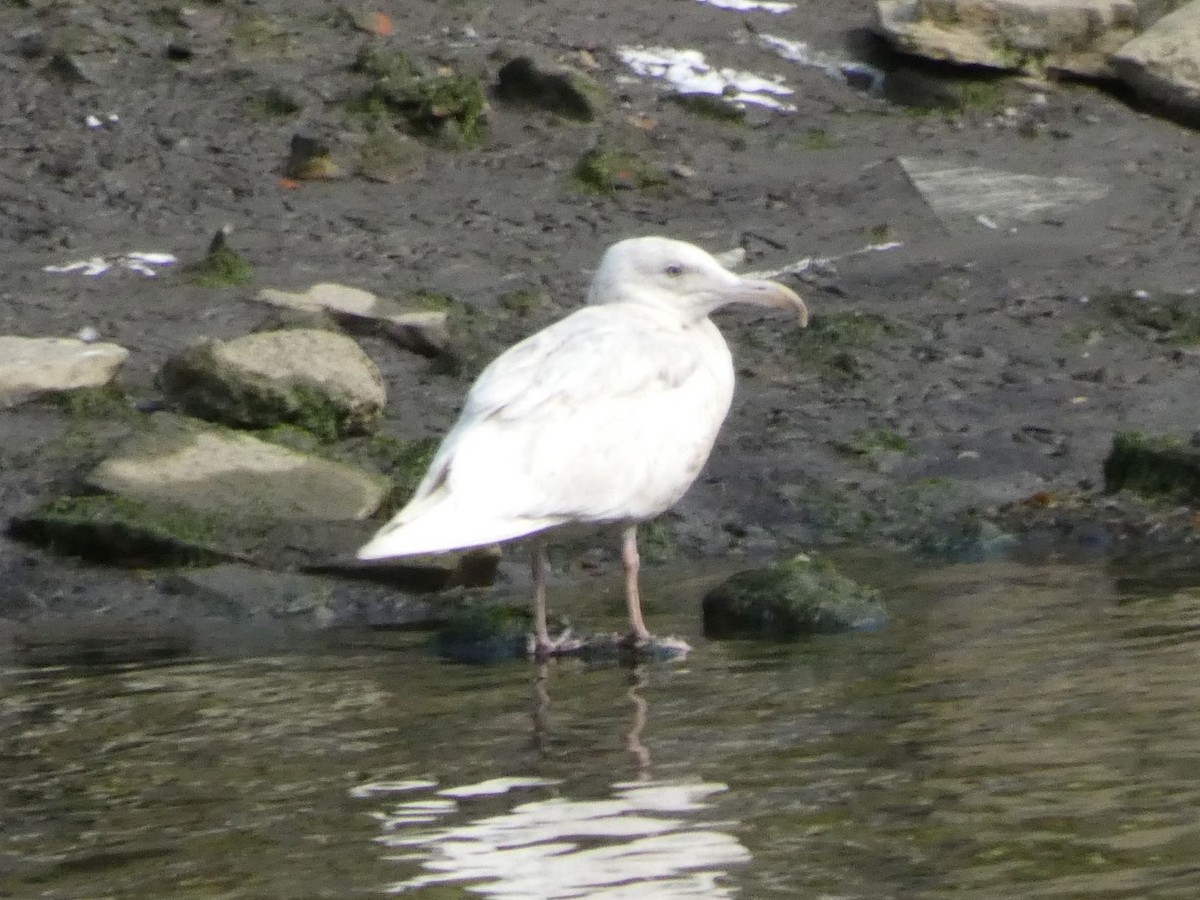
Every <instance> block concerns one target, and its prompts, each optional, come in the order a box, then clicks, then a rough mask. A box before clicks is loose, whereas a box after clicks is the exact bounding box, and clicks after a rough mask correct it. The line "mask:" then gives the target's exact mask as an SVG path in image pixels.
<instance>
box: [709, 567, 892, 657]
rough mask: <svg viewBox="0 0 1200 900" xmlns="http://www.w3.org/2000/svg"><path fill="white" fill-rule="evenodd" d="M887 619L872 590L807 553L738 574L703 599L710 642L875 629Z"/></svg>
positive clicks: (769, 638)
mask: <svg viewBox="0 0 1200 900" xmlns="http://www.w3.org/2000/svg"><path fill="white" fill-rule="evenodd" d="M885 617H886V616H885V613H884V609H883V604H882V603H881V602H880V600H879V594H878V593H877V592H876V591H875V590H873V589H872V588H868V587H864V586H863V585H860V584H858V583H857V582H855V581H852V580H851V579H849V578H847V577H845V576H844V575H841V574H839V573H838V572H837V571H836V570H835V569H834V568H833V565H832V564H831V563H829V562H827V561H825V560H821V559H814V558H812V557H809V556H805V555H799V556H796V557H795V558H794V559H792V560H789V561H788V562H786V563H783V564H781V565H778V566H773V567H771V568H767V569H747V570H745V571H742V572H738V573H736V574H734V575H732V576H731V577H729V578H728V579H726V580H725V581H724V582H722V583H721V584H719V585H717V586H716V587H715V588H713V589H712V590H710V591H709V592H708V593H707V594H705V595H704V600H703V618H704V634H705V636H707V637H710V638H727V637H755V638H766V639H768V640H792V639H795V638H799V637H804V636H806V635H812V634H834V633H837V632H842V631H852V630H859V629H870V628H875V627H878V626H879V625H881V624H882V623H883V621H884V619H885Z"/></svg>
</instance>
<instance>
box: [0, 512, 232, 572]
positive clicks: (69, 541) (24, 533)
mask: <svg viewBox="0 0 1200 900" xmlns="http://www.w3.org/2000/svg"><path fill="white" fill-rule="evenodd" d="M220 532H221V522H220V521H219V520H218V519H217V517H214V516H204V515H200V514H197V513H195V512H194V511H192V510H188V509H168V508H161V507H159V508H156V507H153V506H152V505H150V504H146V503H143V502H141V501H138V500H130V499H126V498H122V497H109V496H103V495H101V496H94V495H88V496H82V497H75V496H63V497H55V498H53V499H51V500H49V501H48V502H46V503H45V504H43V505H42V506H40V507H38V508H37V509H34V510H32V511H30V512H28V513H25V514H24V515H20V516H16V517H14V518H13V519H12V521H11V522H9V526H8V533H9V534H10V535H11V536H12V537H14V538H16V539H17V540H21V541H27V542H28V543H31V544H36V545H38V546H42V547H49V548H50V549H52V550H54V551H56V552H58V553H65V554H68V555H72V556H79V557H82V558H83V559H86V560H90V561H92V562H102V563H109V564H111V565H116V566H125V567H130V568H146V567H149V566H164V565H167V566H191V565H205V564H207V563H213V562H218V561H220V560H223V559H228V558H230V557H231V556H233V555H234V554H231V553H229V552H226V551H225V550H223V549H221V548H220V547H218V546H217V543H216V542H217V540H218V537H219V535H220Z"/></svg>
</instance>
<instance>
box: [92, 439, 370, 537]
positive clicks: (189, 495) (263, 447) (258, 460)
mask: <svg viewBox="0 0 1200 900" xmlns="http://www.w3.org/2000/svg"><path fill="white" fill-rule="evenodd" d="M154 421H155V423H156V424H155V427H153V428H152V429H151V430H149V431H147V432H145V433H141V434H137V435H135V436H133V437H131V438H129V439H127V440H126V441H124V442H123V443H122V444H120V445H119V446H118V447H117V449H116V451H115V452H114V453H113V454H112V455H110V456H109V457H108V458H106V459H105V460H104V461H103V462H101V463H100V465H99V466H97V467H96V468H95V470H94V471H93V472H92V473H91V474H90V475H89V476H88V483H89V484H90V485H92V486H93V487H96V488H99V489H100V490H104V491H108V492H110V493H112V494H117V495H120V496H122V497H127V498H130V499H133V500H137V501H141V502H144V503H149V504H155V505H165V506H168V507H180V506H182V507H186V508H188V509H191V510H195V511H200V512H206V513H217V514H220V515H222V516H227V517H233V518H236V519H245V518H251V519H256V520H268V521H270V520H276V519H307V520H320V521H339V520H346V519H364V518H366V517H367V516H369V515H371V514H372V513H373V512H375V511H376V510H377V509H378V508H379V504H380V503H381V502H382V501H383V499H384V497H385V496H386V494H387V491H388V487H389V483H388V481H387V480H386V479H385V478H383V477H382V476H379V475H375V474H373V473H369V472H365V471H362V470H360V469H356V468H354V467H352V466H348V465H344V464H342V463H337V462H333V461H331V460H327V459H321V458H319V457H315V456H310V455H307V454H304V453H298V452H296V451H295V450H289V449H287V448H286V447H281V446H279V445H277V444H272V443H268V442H266V441H260V440H258V439H257V438H254V437H251V436H250V435H246V434H238V433H236V432H232V431H227V430H225V429H218V428H209V427H206V426H203V425H201V424H200V423H193V422H188V421H187V420H183V419H177V418H173V417H169V416H156V417H155V419H154Z"/></svg>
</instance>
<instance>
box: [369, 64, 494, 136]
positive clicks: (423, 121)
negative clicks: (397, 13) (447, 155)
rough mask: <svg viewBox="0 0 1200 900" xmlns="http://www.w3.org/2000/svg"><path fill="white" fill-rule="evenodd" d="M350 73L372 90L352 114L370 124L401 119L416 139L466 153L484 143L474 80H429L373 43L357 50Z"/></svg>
mask: <svg viewBox="0 0 1200 900" xmlns="http://www.w3.org/2000/svg"><path fill="white" fill-rule="evenodd" d="M354 71H356V72H360V73H362V74H365V75H367V76H368V77H369V78H370V79H371V84H370V86H369V87H368V88H367V90H366V92H365V93H364V94H363V95H362V96H361V97H360V98H359V99H357V100H356V101H355V102H354V104H353V106H352V109H353V110H354V111H355V112H357V113H359V114H361V115H365V116H366V117H368V118H369V119H371V120H373V121H380V120H387V121H390V120H392V119H394V118H397V117H399V118H402V119H403V120H405V121H406V122H407V123H408V126H409V128H410V129H411V130H412V131H413V132H415V133H416V134H419V135H424V136H427V137H437V138H440V139H444V140H446V141H448V142H450V143H453V144H457V145H460V146H464V147H474V146H477V145H479V144H480V143H481V142H482V141H483V137H484V133H485V128H486V122H485V110H486V107H487V103H486V98H485V96H484V91H483V85H482V84H481V83H480V81H479V79H478V78H473V77H471V76H469V75H462V74H459V73H449V74H437V75H428V74H426V73H423V72H422V71H421V70H420V69H419V68H418V67H417V66H416V65H415V64H414V63H413V62H412V61H411V60H410V59H409V58H408V57H407V56H406V55H405V54H403V53H400V52H395V51H388V50H385V49H384V48H383V47H382V46H380V45H379V44H377V43H368V44H366V45H364V46H363V48H362V49H360V51H359V53H358V57H357V58H356V59H355V62H354Z"/></svg>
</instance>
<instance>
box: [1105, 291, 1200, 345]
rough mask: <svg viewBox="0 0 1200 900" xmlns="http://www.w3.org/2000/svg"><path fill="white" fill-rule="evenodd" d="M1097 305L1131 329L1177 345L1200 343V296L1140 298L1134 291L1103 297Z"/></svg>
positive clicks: (1173, 295)
mask: <svg viewBox="0 0 1200 900" xmlns="http://www.w3.org/2000/svg"><path fill="white" fill-rule="evenodd" d="M1094 306H1095V307H1096V308H1097V309H1099V310H1101V311H1103V312H1104V313H1106V314H1107V315H1109V316H1111V317H1112V318H1113V319H1116V320H1117V321H1118V322H1120V323H1121V324H1123V325H1125V326H1126V327H1129V328H1134V329H1138V330H1143V331H1145V332H1149V333H1150V335H1151V336H1152V337H1154V338H1156V339H1158V340H1162V341H1165V342H1169V343H1173V344H1196V343H1200V297H1196V296H1194V295H1188V294H1164V295H1161V296H1155V297H1147V296H1145V295H1141V296H1139V295H1138V294H1135V293H1133V292H1131V291H1116V292H1112V293H1109V294H1102V295H1101V296H1099V297H1097V298H1096V299H1095V301H1094Z"/></svg>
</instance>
